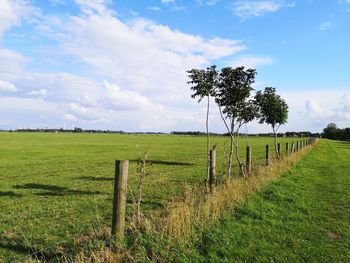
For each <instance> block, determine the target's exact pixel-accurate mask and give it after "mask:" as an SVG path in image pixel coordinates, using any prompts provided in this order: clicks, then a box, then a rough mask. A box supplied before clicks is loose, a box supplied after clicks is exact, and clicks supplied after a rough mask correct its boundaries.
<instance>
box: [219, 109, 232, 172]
mask: <svg viewBox="0 0 350 263" xmlns="http://www.w3.org/2000/svg"><path fill="white" fill-rule="evenodd" d="M218 107H219V112H220V117H221V119H222V121H223V122H224V124H225V127H226V129H227V132H228V133H229V134H230V141H231V145H230V154H229V157H228V160H227V176H228V177H230V176H231V166H232V152H233V140H234V138H233V134H232V129H230V128H229V127H228V125H227V122H226V120H225V118H224V116H223V115H222V111H221V107H220V105H218ZM231 126H232V122H231Z"/></svg>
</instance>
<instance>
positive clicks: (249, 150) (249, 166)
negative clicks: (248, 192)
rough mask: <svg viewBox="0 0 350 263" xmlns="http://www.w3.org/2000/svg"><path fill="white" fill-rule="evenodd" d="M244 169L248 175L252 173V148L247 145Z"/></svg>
mask: <svg viewBox="0 0 350 263" xmlns="http://www.w3.org/2000/svg"><path fill="white" fill-rule="evenodd" d="M246 169H247V174H248V175H249V174H251V173H252V147H251V146H250V145H247V153H246Z"/></svg>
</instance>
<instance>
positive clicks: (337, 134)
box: [322, 123, 350, 141]
mask: <svg viewBox="0 0 350 263" xmlns="http://www.w3.org/2000/svg"><path fill="white" fill-rule="evenodd" d="M322 137H323V138H327V139H332V140H341V141H350V128H344V129H340V128H338V127H337V125H336V124H335V123H330V124H328V125H327V127H326V128H324V129H323V133H322Z"/></svg>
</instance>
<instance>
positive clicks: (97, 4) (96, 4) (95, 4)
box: [74, 0, 113, 15]
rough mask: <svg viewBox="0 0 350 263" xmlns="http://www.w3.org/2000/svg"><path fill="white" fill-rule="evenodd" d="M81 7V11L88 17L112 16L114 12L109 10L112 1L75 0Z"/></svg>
mask: <svg viewBox="0 0 350 263" xmlns="http://www.w3.org/2000/svg"><path fill="white" fill-rule="evenodd" d="M74 1H75V2H76V3H77V4H78V5H80V7H81V10H82V12H83V13H85V14H86V15H94V14H98V15H111V14H112V13H113V12H112V10H110V9H108V7H107V6H108V5H109V4H110V3H111V0H74Z"/></svg>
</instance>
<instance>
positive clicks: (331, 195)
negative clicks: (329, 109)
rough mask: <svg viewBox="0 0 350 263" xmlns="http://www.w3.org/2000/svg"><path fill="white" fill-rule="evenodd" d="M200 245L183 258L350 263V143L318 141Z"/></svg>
mask: <svg viewBox="0 0 350 263" xmlns="http://www.w3.org/2000/svg"><path fill="white" fill-rule="evenodd" d="M198 243H200V245H198V247H197V248H196V252H195V253H191V255H188V257H186V258H185V261H202V262H349V261H350V143H346V142H334V141H328V140H322V141H321V142H320V144H319V145H317V146H316V147H315V148H314V149H313V150H312V152H311V153H310V155H308V156H307V157H306V158H305V159H304V160H302V161H301V162H299V163H298V164H297V165H296V166H295V167H294V168H292V169H291V170H290V171H289V172H287V173H285V174H284V175H283V176H282V177H281V179H280V180H278V181H276V182H275V183H272V184H270V185H268V186H267V187H265V188H264V189H263V190H262V191H261V192H260V193H257V194H255V195H254V196H251V197H250V198H249V199H248V200H247V201H246V202H244V203H242V204H240V205H239V206H238V207H236V208H235V210H234V211H233V213H231V214H230V215H228V216H227V217H226V218H225V219H223V220H222V221H220V222H218V223H217V224H215V225H214V227H211V228H210V229H209V230H208V231H206V232H205V233H204V234H203V236H202V240H200V241H199V242H198Z"/></svg>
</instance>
